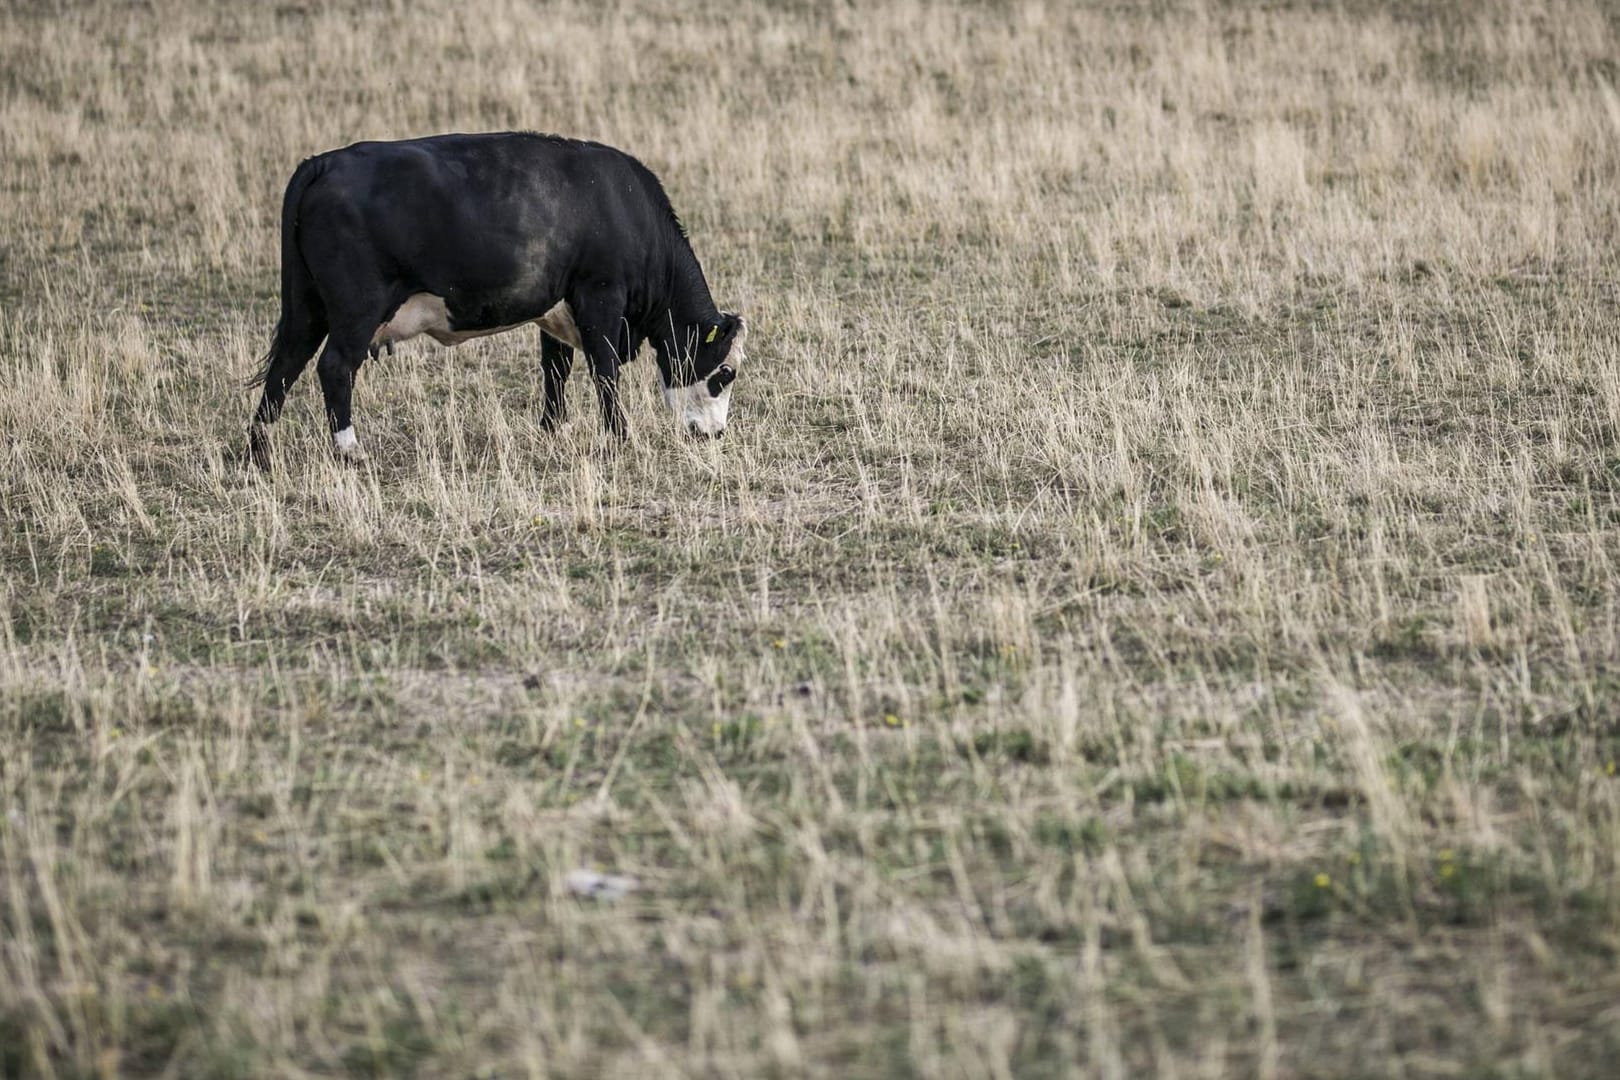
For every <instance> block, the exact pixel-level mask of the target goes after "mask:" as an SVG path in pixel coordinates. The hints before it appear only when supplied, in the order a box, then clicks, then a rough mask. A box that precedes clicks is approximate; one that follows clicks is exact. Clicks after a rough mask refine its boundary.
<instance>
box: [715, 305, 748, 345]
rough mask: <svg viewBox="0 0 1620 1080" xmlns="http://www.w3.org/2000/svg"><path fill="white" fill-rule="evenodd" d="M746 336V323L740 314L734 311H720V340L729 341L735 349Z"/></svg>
mask: <svg viewBox="0 0 1620 1080" xmlns="http://www.w3.org/2000/svg"><path fill="white" fill-rule="evenodd" d="M747 337H748V324H747V323H745V322H743V317H742V316H741V315H738V314H737V313H736V312H734V311H722V312H721V313H720V340H721V341H729V342H731V347H732V348H733V349H736V348H737V347H738V346H740V345H741V344H742V343H743V341H744V340H745V339H746V338H747Z"/></svg>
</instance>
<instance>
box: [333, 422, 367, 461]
mask: <svg viewBox="0 0 1620 1080" xmlns="http://www.w3.org/2000/svg"><path fill="white" fill-rule="evenodd" d="M332 447H333V449H335V450H336V451H337V452H338V456H340V457H346V458H360V457H364V456H365V455H364V454H363V453H362V451H361V450H360V440H359V439H358V438H356V437H355V434H354V428H353V427H352V426H351V427H346V428H344V429H343V430H342V431H335V432H333V433H332Z"/></svg>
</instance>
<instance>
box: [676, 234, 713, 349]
mask: <svg viewBox="0 0 1620 1080" xmlns="http://www.w3.org/2000/svg"><path fill="white" fill-rule="evenodd" d="M670 285H671V289H670V298H669V313H670V316H671V317H672V318H671V321H672V322H673V323H674V325H675V330H676V332H677V333H679V332H682V331H685V330H687V329H689V328H690V327H693V326H700V325H701V326H713V325H714V324H715V323H716V322H718V321H719V318H720V314H719V312H718V311H716V310H715V306H714V299H713V297H711V296H710V295H709V283H708V282H707V281H705V280H704V278H703V267H701V266H699V265H698V261H697V256H696V255H694V254H693V253H692V246H691V245H690V244H688V243H685V242H684V238H683V242H682V243H679V244H677V245H676V246H675V266H674V273H673V275H672V280H671V282H670Z"/></svg>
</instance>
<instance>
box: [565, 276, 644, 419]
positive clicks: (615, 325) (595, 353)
mask: <svg viewBox="0 0 1620 1080" xmlns="http://www.w3.org/2000/svg"><path fill="white" fill-rule="evenodd" d="M572 306H573V308H574V312H575V320H576V322H577V324H578V326H579V339H580V342H581V344H582V345H583V346H584V348H585V355H586V356H588V357H590V360H591V375H592V377H593V379H594V380H595V382H596V398H597V401H599V402H600V403H601V406H602V426H603V427H605V428H606V429H607V431H608V434H610V435H614V436H616V437H618V438H621V439H622V438H624V436H625V431H626V429H625V424H624V410H623V409H621V408H620V407H619V364H620V362H621V361H624V360H628V359H630V330H629V326H628V325H627V324H626V322H625V319H624V295H623V294H622V293H609V292H604V293H601V294H597V295H594V296H585V297H581V298H580V299H579V300H578V301H575V302H574V303H573V304H572Z"/></svg>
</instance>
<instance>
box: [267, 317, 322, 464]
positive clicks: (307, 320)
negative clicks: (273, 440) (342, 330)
mask: <svg viewBox="0 0 1620 1080" xmlns="http://www.w3.org/2000/svg"><path fill="white" fill-rule="evenodd" d="M325 336H326V315H325V312H323V311H321V310H320V308H319V306H318V305H317V304H309V305H307V306H304V307H301V308H300V309H299V310H297V311H294V312H291V313H288V314H284V315H283V316H282V319H281V321H280V322H279V323H277V324H276V336H275V339H274V341H272V342H271V344H270V353H269V355H268V356H266V357H265V364H264V371H263V373H262V375H261V376H260V381H262V382H263V384H264V393H263V394H262V395H261V396H260V397H259V407H258V408H256V409H254V410H253V422H252V423H251V424H249V425H248V460H249V461H250V462H251V463H252V464H254V465H256V466H258V467H259V468H260V469H268V468H270V433H269V430H268V425H270V424H273V423H275V422H276V420H277V419H279V418H280V416H281V408H282V406H283V405H284V404H285V403H286V401H287V391H288V390H289V389H291V388H292V384H293V383H294V382H296V381H297V380H298V376H299V375H301V374H302V373H303V371H304V368H305V367H307V366H308V365H309V358H310V357H311V356H314V355H315V350H316V349H317V348H319V347H320V344H321V339H322V338H323V337H325Z"/></svg>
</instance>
